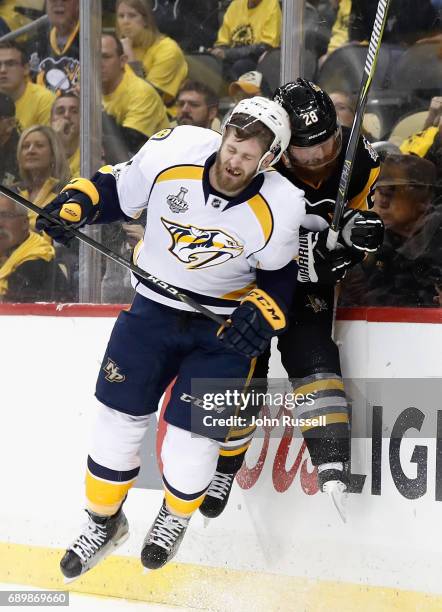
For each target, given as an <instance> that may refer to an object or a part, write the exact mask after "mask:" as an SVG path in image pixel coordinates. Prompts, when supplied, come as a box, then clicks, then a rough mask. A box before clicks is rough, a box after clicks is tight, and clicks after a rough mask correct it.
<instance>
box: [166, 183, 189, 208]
mask: <svg viewBox="0 0 442 612" xmlns="http://www.w3.org/2000/svg"><path fill="white" fill-rule="evenodd" d="M188 191H189V190H188V189H186V188H185V187H180V191H179V193H177V194H176V195H173V194H169V195H168V196H167V203H168V205H169V208H170V210H171V211H172V212H173V213H180V212H186V210H188V209H189V203H188V202H186V200H185V199H184V196H185V195H186V193H187V192H188Z"/></svg>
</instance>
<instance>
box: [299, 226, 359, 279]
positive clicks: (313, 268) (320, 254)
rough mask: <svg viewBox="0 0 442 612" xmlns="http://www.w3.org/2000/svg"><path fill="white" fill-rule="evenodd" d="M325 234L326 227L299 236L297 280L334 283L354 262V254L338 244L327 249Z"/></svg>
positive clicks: (326, 232) (342, 276)
mask: <svg viewBox="0 0 442 612" xmlns="http://www.w3.org/2000/svg"><path fill="white" fill-rule="evenodd" d="M327 234H328V229H326V230H323V231H322V232H305V233H303V234H301V235H300V236H299V259H298V266H299V270H298V281H299V282H301V283H321V284H324V285H335V284H336V283H338V282H339V281H341V280H342V279H343V278H344V276H345V275H346V274H347V270H348V269H349V268H351V267H352V266H353V265H354V264H355V263H356V261H354V259H355V258H354V256H353V257H352V255H351V253H349V252H348V251H347V249H344V248H343V247H342V246H341V245H339V244H338V247H337V248H336V249H335V250H334V251H329V250H328V248H327V246H326V243H327Z"/></svg>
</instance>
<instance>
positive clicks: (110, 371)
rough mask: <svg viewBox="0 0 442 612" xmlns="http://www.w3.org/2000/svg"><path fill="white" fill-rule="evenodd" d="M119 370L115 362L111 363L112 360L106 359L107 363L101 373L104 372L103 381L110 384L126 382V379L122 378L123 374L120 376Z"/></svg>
mask: <svg viewBox="0 0 442 612" xmlns="http://www.w3.org/2000/svg"><path fill="white" fill-rule="evenodd" d="M119 370H120V369H119V367H118V366H117V364H116V363H115V361H112V359H109V358H108V360H107V363H106V365H105V366H104V368H103V371H104V372H106V376H105V379H106V380H107V381H108V382H111V383H114V382H115V383H121V382H124V381H125V380H126V377H125V376H124V374H121V373H120V371H119Z"/></svg>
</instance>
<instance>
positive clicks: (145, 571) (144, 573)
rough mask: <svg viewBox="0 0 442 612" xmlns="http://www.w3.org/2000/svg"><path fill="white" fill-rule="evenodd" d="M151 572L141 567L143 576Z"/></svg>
mask: <svg viewBox="0 0 442 612" xmlns="http://www.w3.org/2000/svg"><path fill="white" fill-rule="evenodd" d="M152 571H153V570H151V569H149V568H148V567H143V572H142V574H143V576H145V575H146V574H150V572H152Z"/></svg>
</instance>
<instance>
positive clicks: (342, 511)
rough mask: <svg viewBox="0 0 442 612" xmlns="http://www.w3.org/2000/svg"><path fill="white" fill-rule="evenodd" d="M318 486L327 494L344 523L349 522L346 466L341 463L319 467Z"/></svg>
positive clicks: (325, 464)
mask: <svg viewBox="0 0 442 612" xmlns="http://www.w3.org/2000/svg"><path fill="white" fill-rule="evenodd" d="M318 485H319V489H320V491H322V492H323V493H327V494H328V496H329V498H330V501H331V502H332V504H333V506H334V508H335V510H336V511H337V513H338V514H339V516H340V518H341V519H342V521H343V522H344V523H346V522H347V512H346V508H345V503H346V501H347V493H346V491H347V488H348V478H347V474H346V472H345V470H344V464H343V463H340V462H335V463H323V464H322V465H318Z"/></svg>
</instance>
